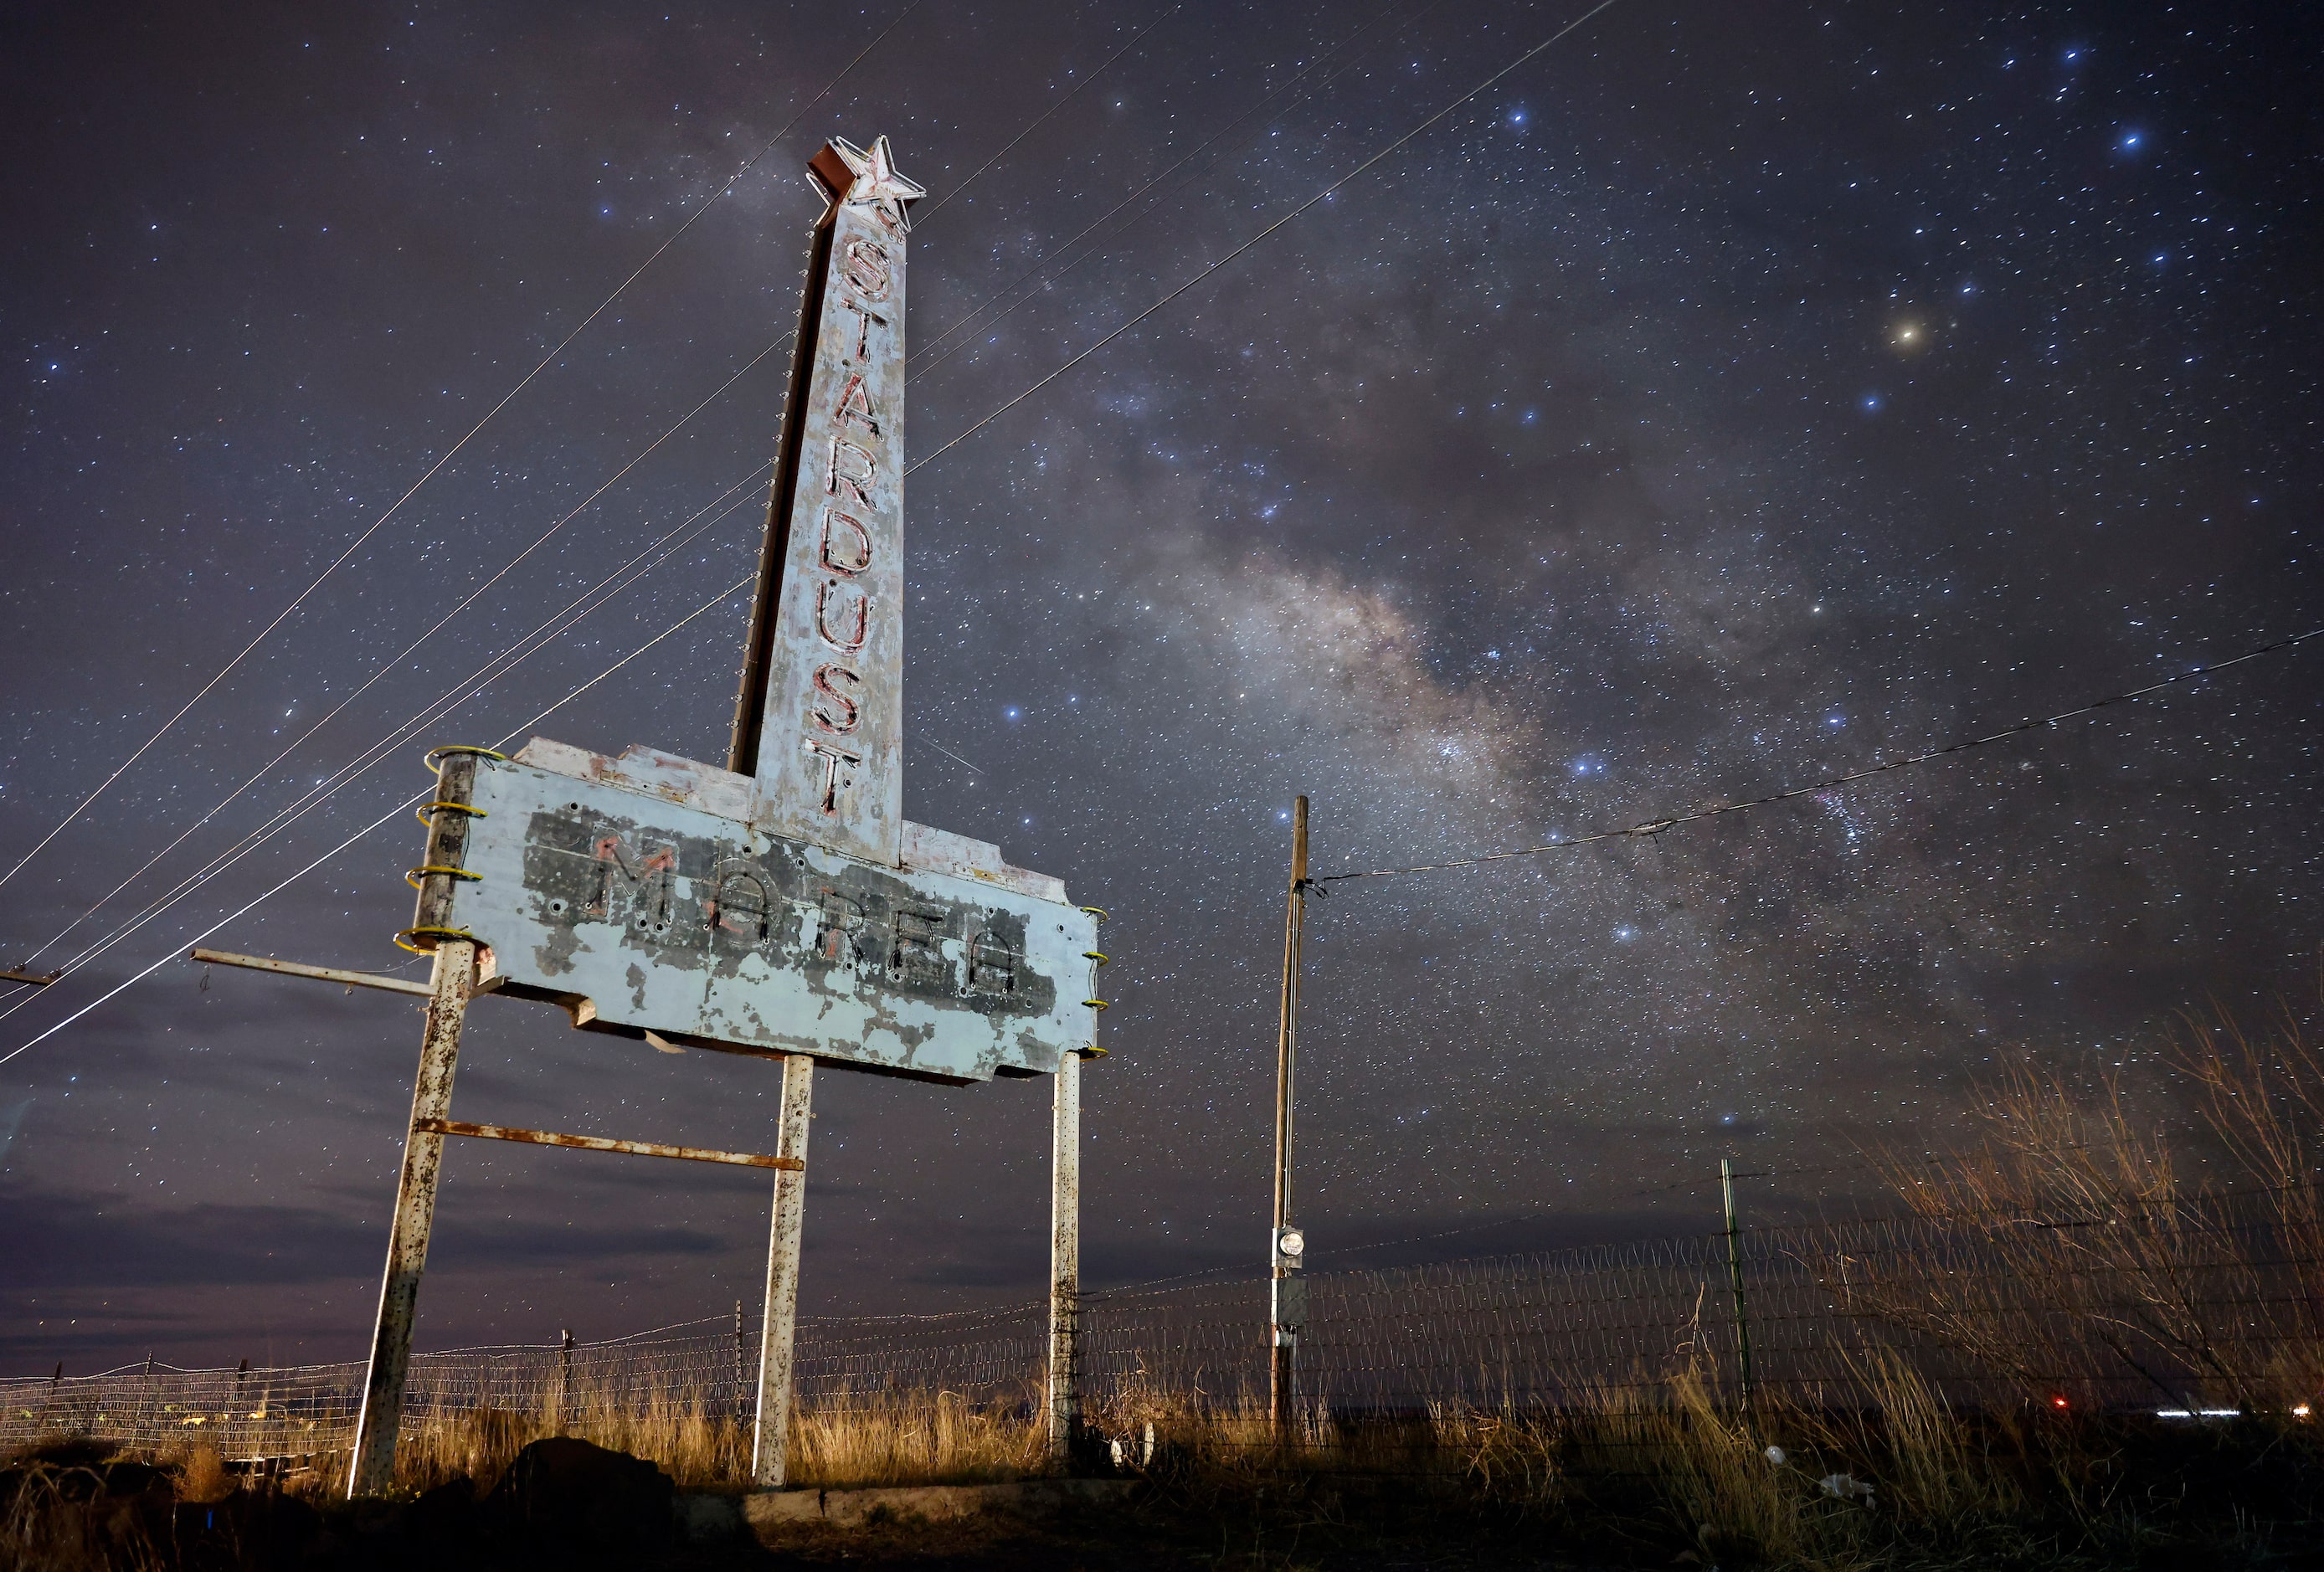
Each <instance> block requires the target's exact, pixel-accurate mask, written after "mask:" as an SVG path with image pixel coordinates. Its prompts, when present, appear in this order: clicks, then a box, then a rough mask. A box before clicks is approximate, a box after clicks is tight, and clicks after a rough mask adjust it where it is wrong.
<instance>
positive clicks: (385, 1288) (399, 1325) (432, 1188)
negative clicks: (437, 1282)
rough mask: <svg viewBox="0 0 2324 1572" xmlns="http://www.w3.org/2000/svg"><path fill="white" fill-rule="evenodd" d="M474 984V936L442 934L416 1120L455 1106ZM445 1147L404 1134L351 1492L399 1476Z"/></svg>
mask: <svg viewBox="0 0 2324 1572" xmlns="http://www.w3.org/2000/svg"><path fill="white" fill-rule="evenodd" d="M475 985H476V945H475V941H474V940H472V939H445V940H443V941H442V942H439V943H438V945H437V946H436V961H435V969H434V970H433V972H432V973H431V974H430V976H429V989H430V990H431V991H430V992H429V996H428V1025H427V1027H426V1029H425V1031H424V1032H423V1033H422V1034H421V1039H420V1077H419V1080H418V1082H417V1083H416V1084H415V1085H414V1086H413V1088H412V1090H411V1117H412V1120H413V1122H414V1124H415V1125H416V1124H417V1122H418V1121H419V1120H421V1119H426V1118H438V1119H440V1118H442V1117H444V1116H445V1115H446V1114H447V1113H448V1112H449V1111H450V1110H451V1107H452V1072H453V1071H455V1070H457V1068H458V1067H459V1062H460V1025H461V1022H462V1021H463V1020H464V1019H466V1016H467V1013H468V994H469V992H470V991H471V990H472V989H473V988H475ZM443 1155H444V1137H443V1136H441V1135H431V1134H429V1132H427V1131H424V1130H420V1129H417V1128H415V1129H413V1130H412V1131H411V1132H410V1134H409V1135H406V1136H405V1137H404V1142H403V1172H402V1174H401V1177H400V1178H399V1179H398V1180H397V1181H396V1185H395V1220H394V1222H393V1223H392V1225H391V1226H390V1227H389V1230H388V1236H387V1270H386V1271H385V1273H383V1274H382V1279H381V1282H380V1285H379V1321H378V1325H377V1327H376V1328H375V1329H374V1331H373V1333H372V1341H371V1367H370V1370H369V1372H368V1373H367V1374H365V1376H364V1398H363V1412H362V1416H361V1417H360V1418H359V1419H358V1420H356V1421H355V1466H354V1467H353V1468H351V1469H349V1470H348V1473H347V1496H348V1499H350V1500H353V1499H355V1497H358V1496H364V1495H383V1494H386V1493H387V1489H388V1487H389V1486H390V1485H392V1484H393V1483H394V1481H395V1432H396V1425H397V1421H398V1420H401V1417H402V1411H403V1381H404V1377H405V1375H406V1374H409V1373H410V1368H411V1318H412V1313H413V1311H414V1310H415V1309H416V1308H417V1307H418V1305H419V1302H420V1269H421V1268H422V1267H424V1266H425V1265H426V1264H428V1231H429V1227H431V1226H432V1225H433V1224H434V1222H435V1220H436V1173H437V1170H438V1166H439V1165H440V1164H441V1163H442V1161H443Z"/></svg>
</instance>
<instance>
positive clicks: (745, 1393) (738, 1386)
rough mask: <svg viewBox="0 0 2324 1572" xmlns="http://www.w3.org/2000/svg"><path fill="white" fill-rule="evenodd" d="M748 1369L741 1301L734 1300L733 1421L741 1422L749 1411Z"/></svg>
mask: <svg viewBox="0 0 2324 1572" xmlns="http://www.w3.org/2000/svg"><path fill="white" fill-rule="evenodd" d="M749 1369H750V1348H749V1346H748V1345H747V1344H746V1342H745V1341H744V1339H743V1335H742V1301H741V1300H739V1299H738V1300H736V1301H734V1422H735V1423H736V1424H737V1425H739V1424H741V1423H742V1416H743V1415H744V1414H746V1413H748V1412H749V1411H750V1402H751V1395H750V1393H751V1384H750V1377H749V1376H748V1375H747V1374H745V1372H746V1371H748V1370H749Z"/></svg>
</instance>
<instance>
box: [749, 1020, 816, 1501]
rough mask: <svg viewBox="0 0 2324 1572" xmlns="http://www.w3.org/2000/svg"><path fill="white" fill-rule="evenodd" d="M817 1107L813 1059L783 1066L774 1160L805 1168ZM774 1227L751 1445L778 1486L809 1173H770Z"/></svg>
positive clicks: (766, 1476)
mask: <svg viewBox="0 0 2324 1572" xmlns="http://www.w3.org/2000/svg"><path fill="white" fill-rule="evenodd" d="M814 1100H815V1059H814V1057H813V1056H812V1055H810V1054H806V1053H793V1054H791V1055H789V1056H788V1057H787V1058H786V1059H784V1061H783V1111H782V1129H781V1133H780V1134H779V1135H778V1136H777V1138H776V1145H775V1154H776V1155H777V1156H779V1157H789V1158H793V1159H795V1160H797V1161H798V1163H802V1164H804V1163H806V1162H807V1120H808V1119H809V1117H812V1115H813V1111H814V1106H813V1105H814ZM774 1210H775V1216H774V1226H773V1227H772V1229H771V1230H770V1236H769V1238H768V1241H767V1319H766V1324H765V1326H764V1327H763V1328H762V1329H761V1332H760V1334H759V1410H758V1420H757V1423H756V1425H755V1426H754V1427H753V1430H752V1444H751V1478H752V1483H754V1484H756V1485H759V1486H760V1487H761V1488H762V1489H767V1490H779V1489H781V1488H782V1486H783V1483H784V1479H785V1476H786V1473H787V1470H788V1462H789V1454H790V1428H791V1344H792V1340H793V1338H794V1336H795V1334H796V1333H797V1331H798V1274H799V1234H800V1230H801V1229H802V1228H803V1227H804V1226H805V1224H806V1221H807V1171H806V1169H805V1168H804V1167H800V1168H779V1169H777V1170H775V1209H774Z"/></svg>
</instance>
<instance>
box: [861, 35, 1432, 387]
mask: <svg viewBox="0 0 2324 1572" xmlns="http://www.w3.org/2000/svg"><path fill="white" fill-rule="evenodd" d="M1443 3H1444V0H1428V4H1427V5H1423V6H1421V7H1420V8H1419V9H1418V10H1416V11H1415V12H1413V13H1412V14H1410V15H1409V16H1407V17H1406V19H1405V21H1404V23H1403V26H1401V27H1399V28H1397V32H1403V31H1404V30H1405V28H1408V27H1410V26H1411V25H1412V24H1413V23H1416V22H1418V21H1419V20H1420V19H1421V18H1422V17H1424V16H1425V15H1427V14H1429V13H1430V12H1432V11H1434V10H1435V9H1436V8H1437V7H1438V6H1439V5H1443ZM1395 9H1396V7H1395V6H1394V5H1389V6H1388V8H1387V9H1386V10H1383V11H1381V12H1380V13H1379V14H1378V15H1376V16H1374V17H1373V18H1372V19H1371V20H1370V21H1369V22H1367V23H1364V24H1363V25H1362V26H1360V27H1359V28H1357V29H1356V30H1355V31H1354V32H1351V33H1350V34H1348V36H1347V37H1345V38H1343V39H1342V40H1341V41H1339V42H1338V43H1336V44H1333V45H1332V46H1331V47H1330V48H1328V49H1326V50H1323V51H1322V52H1321V53H1319V54H1318V55H1317V56H1316V58H1315V59H1314V60H1312V61H1310V62H1309V63H1308V64H1307V65H1306V67H1305V68H1304V69H1301V70H1300V71H1298V72H1296V74H1294V75H1293V76H1292V78H1290V79H1289V80H1288V81H1286V82H1285V83H1284V84H1283V85H1282V86H1281V87H1277V88H1276V89H1275V90H1274V91H1273V92H1271V93H1268V94H1267V95H1266V96H1265V97H1262V98H1260V99H1259V102H1258V103H1256V104H1253V105H1252V106H1250V108H1248V109H1246V110H1244V111H1243V112H1242V113H1241V114H1240V115H1237V116H1236V117H1235V118H1234V119H1233V120H1231V121H1229V122H1228V123H1227V124H1225V125H1224V126H1222V127H1221V128H1220V129H1219V130H1217V131H1215V132H1213V133H1211V134H1210V135H1209V136H1207V137H1205V138H1204V139H1203V141H1202V142H1199V143H1197V144H1196V145H1195V146H1194V150H1193V151H1192V152H1186V153H1184V154H1182V155H1181V156H1180V157H1178V158H1177V159H1176V160H1175V161H1173V162H1172V163H1170V165H1169V166H1168V167H1167V168H1166V169H1164V170H1161V171H1160V172H1159V173H1157V174H1156V175H1155V176H1154V177H1153V178H1152V179H1148V181H1147V182H1146V183H1145V184H1144V185H1142V186H1140V187H1139V188H1138V189H1136V190H1135V191H1132V192H1131V193H1130V195H1129V196H1127V197H1124V198H1122V199H1121V200H1120V201H1119V202H1117V203H1115V204H1114V205H1113V206H1112V207H1109V208H1107V209H1106V210H1105V212H1103V213H1102V214H1101V215H1099V216H1097V217H1096V218H1093V219H1092V220H1091V221H1090V222H1089V223H1087V224H1085V225H1083V226H1082V228H1081V229H1080V230H1079V231H1078V232H1077V233H1076V234H1074V235H1073V236H1072V238H1070V239H1068V240H1066V241H1065V242H1063V243H1062V244H1057V245H1055V246H1052V247H1050V248H1049V251H1048V253H1047V255H1045V256H1043V257H1042V258H1041V259H1040V260H1039V261H1038V262H1035V263H1034V264H1033V265H1032V266H1031V267H1029V268H1028V269H1026V270H1025V271H1023V272H1021V273H1019V274H1018V275H1017V277H1016V278H1015V279H1013V280H1010V282H1009V283H1007V284H1005V285H1003V286H1002V287H1001V289H998V290H994V291H993V292H992V293H991V294H990V295H988V296H986V297H985V298H984V299H983V300H982V301H981V302H979V303H978V304H977V305H975V306H974V307H972V308H970V309H969V310H967V311H965V312H964V313H962V314H961V316H960V317H957V318H955V319H954V322H953V325H952V326H949V327H947V328H945V330H944V331H943V332H942V333H939V334H937V335H936V336H935V337H934V338H932V339H930V340H929V341H928V343H927V348H926V349H924V350H923V351H922V352H921V353H922V354H931V353H933V352H935V351H936V346H937V345H941V344H943V343H944V341H945V340H946V339H947V338H950V337H951V336H953V335H954V334H955V333H958V332H959V331H960V330H961V329H962V328H964V327H966V326H968V325H969V324H970V323H972V322H973V321H975V320H976V319H977V318H978V317H980V316H982V315H983V313H984V312H986V311H988V310H990V309H991V307H992V306H993V304H994V302H996V301H998V300H1000V299H1002V298H1004V297H1005V296H1007V295H1009V294H1010V293H1011V292H1012V291H1014V290H1016V289H1017V288H1018V286H1019V285H1021V284H1023V283H1024V282H1025V281H1026V280H1028V279H1031V278H1033V277H1035V276H1037V274H1039V273H1040V271H1041V270H1042V269H1043V268H1045V267H1047V266H1048V265H1049V263H1050V262H1054V261H1056V259H1057V258H1058V257H1060V256H1062V255H1064V254H1065V253H1066V252H1068V251H1070V250H1072V249H1073V248H1074V246H1075V245H1077V244H1080V243H1081V242H1082V240H1083V239H1084V238H1085V237H1087V236H1088V235H1089V234H1093V232H1095V231H1096V230H1097V229H1099V228H1100V227H1102V225H1105V224H1106V223H1107V222H1108V221H1109V220H1111V218H1112V217H1113V216H1114V215H1115V214H1117V213H1120V211H1121V210H1122V209H1123V208H1125V207H1130V205H1131V204H1132V203H1134V202H1136V201H1137V200H1138V199H1139V198H1141V197H1143V196H1145V195H1146V194H1147V193H1148V191H1151V190H1152V189H1153V188H1155V187H1157V186H1158V185H1160V184H1161V183H1162V182H1163V181H1165V180H1167V179H1169V178H1170V177H1171V176H1172V175H1173V174H1175V173H1176V172H1177V171H1178V170H1181V169H1183V168H1185V166H1186V164H1187V163H1189V162H1190V161H1193V160H1194V159H1197V158H1200V157H1201V156H1202V155H1203V153H1204V152H1207V151H1208V150H1209V149H1211V148H1213V147H1214V146H1216V145H1217V144H1218V143H1219V142H1222V141H1223V140H1225V139H1226V138H1227V137H1229V136H1231V135H1232V134H1233V133H1235V132H1237V131H1239V130H1240V129H1241V128H1242V126H1243V125H1244V124H1247V123H1248V122H1249V121H1250V119H1251V117H1252V116H1253V115H1258V114H1259V113H1260V112H1261V111H1262V110H1264V109H1266V108H1267V107H1268V106H1269V105H1270V104H1272V103H1273V102H1274V101H1275V100H1276V99H1277V98H1279V97H1282V96H1283V95H1284V94H1286V93H1288V92H1290V91H1292V90H1293V89H1294V88H1296V87H1298V86H1299V84H1300V83H1302V82H1304V81H1305V80H1306V79H1307V78H1308V77H1309V76H1310V75H1312V74H1313V73H1314V71H1315V70H1316V69H1318V68H1320V67H1321V66H1322V65H1323V62H1324V61H1325V60H1329V59H1330V58H1331V57H1332V56H1333V55H1335V54H1337V53H1339V52H1340V51H1342V49H1345V48H1346V47H1347V46H1348V45H1350V44H1351V43H1353V42H1354V41H1356V40H1357V39H1359V38H1360V37H1362V36H1363V35H1364V34H1365V33H1367V32H1370V31H1371V30H1372V29H1373V28H1375V27H1378V26H1379V24H1380V23H1383V22H1385V21H1387V20H1388V17H1389V16H1390V15H1391V14H1393V13H1394V11H1395ZM1356 63H1357V62H1355V61H1353V60H1351V61H1349V62H1348V63H1347V64H1346V65H1343V66H1342V67H1341V68H1340V69H1338V70H1336V71H1333V73H1332V74H1331V75H1330V76H1328V77H1326V78H1323V83H1322V84H1321V86H1322V87H1330V86H1331V85H1332V84H1333V82H1336V81H1338V80H1339V79H1340V78H1342V77H1343V76H1345V75H1346V74H1347V73H1348V72H1349V71H1351V70H1352V69H1355V65H1356ZM1201 173H1202V171H1201V170H1196V171H1195V172H1194V174H1192V175H1189V176H1187V177H1186V179H1185V180H1182V181H1180V182H1179V183H1178V184H1177V186H1176V187H1174V188H1172V190H1171V191H1170V193H1169V194H1170V195H1171V196H1176V194H1177V193H1178V192H1179V191H1183V190H1185V188H1186V187H1187V185H1188V184H1189V183H1191V182H1192V181H1194V179H1196V178H1198V177H1199V176H1200V175H1201ZM1157 206H1158V204H1157ZM1153 211H1154V209H1153V208H1152V207H1148V209H1147V211H1146V212H1145V213H1141V214H1139V215H1138V216H1137V217H1136V218H1133V219H1131V220H1130V223H1128V224H1125V225H1122V229H1123V230H1125V231H1126V230H1128V229H1129V228H1130V226H1131V225H1135V224H1138V223H1139V222H1141V221H1143V220H1144V219H1145V218H1146V217H1147V216H1148V215H1150V214H1151V213H1152V212H1153ZM1095 254H1096V253H1095V252H1094V251H1088V252H1084V253H1082V254H1081V255H1080V256H1077V257H1075V258H1074V260H1073V261H1072V262H1067V263H1066V264H1065V266H1064V267H1062V268H1059V269H1058V270H1057V271H1056V272H1054V273H1052V274H1050V275H1048V276H1047V278H1045V279H1043V280H1041V281H1042V283H1043V284H1045V285H1047V284H1054V283H1056V281H1057V280H1059V279H1061V278H1063V277H1065V274H1067V273H1069V272H1071V271H1073V270H1074V269H1075V268H1077V267H1079V266H1081V264H1082V263H1084V262H1087V261H1088V260H1089V259H1090V258H1091V257H1092V256H1093V255H1095ZM1031 299H1033V297H1032V296H1031V295H1029V294H1028V295H1027V296H1025V297H1024V298H1023V299H1019V300H1018V301H1017V302H1016V304H1014V305H1012V306H1010V308H1009V309H1008V310H1006V311H1003V312H1002V313H1001V315H1000V316H998V317H994V318H992V320H991V322H990V323H988V324H986V326H999V325H1000V324H1001V323H1002V322H1005V321H1007V320H1008V319H1009V318H1010V317H1013V316H1015V315H1016V314H1017V312H1018V311H1019V310H1020V309H1022V308H1024V306H1025V305H1026V304H1027V303H1028V302H1029V301H1030V300H1031ZM966 347H968V345H967V344H966V343H965V342H963V343H961V344H956V345H953V347H952V348H950V349H947V350H945V351H943V352H942V353H941V354H936V357H935V358H934V359H933V360H926V361H922V362H919V363H916V364H915V365H914V366H913V368H912V372H911V375H910V376H909V377H908V378H907V379H906V381H907V382H918V380H919V379H920V377H921V376H922V375H923V374H925V373H927V372H932V371H934V370H936V367H938V366H940V365H942V364H944V363H945V362H946V361H948V360H950V359H951V358H952V357H953V356H954V355H955V354H959V353H960V352H961V351H962V350H963V349H965V348H966Z"/></svg>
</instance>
